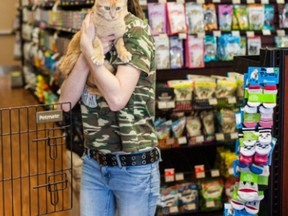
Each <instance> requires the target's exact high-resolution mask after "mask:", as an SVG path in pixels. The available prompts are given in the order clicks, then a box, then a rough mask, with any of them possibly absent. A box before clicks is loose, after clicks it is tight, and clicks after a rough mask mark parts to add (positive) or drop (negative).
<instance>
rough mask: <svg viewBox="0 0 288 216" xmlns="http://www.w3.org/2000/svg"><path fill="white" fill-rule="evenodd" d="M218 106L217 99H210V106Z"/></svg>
mask: <svg viewBox="0 0 288 216" xmlns="http://www.w3.org/2000/svg"><path fill="white" fill-rule="evenodd" d="M217 104H218V101H217V99H216V98H210V99H209V105H217Z"/></svg>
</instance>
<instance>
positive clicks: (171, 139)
mask: <svg viewBox="0 0 288 216" xmlns="http://www.w3.org/2000/svg"><path fill="white" fill-rule="evenodd" d="M174 143H175V139H173V138H169V139H166V145H173V144H174Z"/></svg>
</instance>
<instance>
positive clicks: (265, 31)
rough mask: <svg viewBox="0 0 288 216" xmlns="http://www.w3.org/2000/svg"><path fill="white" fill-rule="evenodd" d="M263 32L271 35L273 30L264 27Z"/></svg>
mask: <svg viewBox="0 0 288 216" xmlns="http://www.w3.org/2000/svg"><path fill="white" fill-rule="evenodd" d="M262 34H263V35H271V30H269V29H263V30H262Z"/></svg>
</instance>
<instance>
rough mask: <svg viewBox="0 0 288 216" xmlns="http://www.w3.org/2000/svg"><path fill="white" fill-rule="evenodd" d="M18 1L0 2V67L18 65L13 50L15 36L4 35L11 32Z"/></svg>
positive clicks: (3, 0)
mask: <svg viewBox="0 0 288 216" xmlns="http://www.w3.org/2000/svg"><path fill="white" fill-rule="evenodd" d="M17 5H18V0H1V7H0V20H1V22H0V48H1V51H0V66H2V65H5V66H6V65H19V64H20V61H16V60H15V59H14V54H13V49H14V42H15V35H7V34H5V33H7V32H9V31H11V30H12V27H13V21H14V18H15V16H16V14H17Z"/></svg>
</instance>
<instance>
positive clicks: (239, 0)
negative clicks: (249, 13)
mask: <svg viewBox="0 0 288 216" xmlns="http://www.w3.org/2000/svg"><path fill="white" fill-rule="evenodd" d="M232 3H233V4H240V3H241V0H232Z"/></svg>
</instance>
